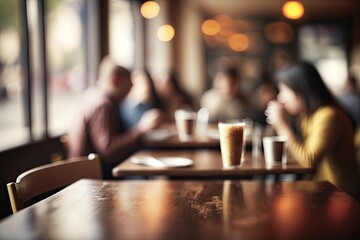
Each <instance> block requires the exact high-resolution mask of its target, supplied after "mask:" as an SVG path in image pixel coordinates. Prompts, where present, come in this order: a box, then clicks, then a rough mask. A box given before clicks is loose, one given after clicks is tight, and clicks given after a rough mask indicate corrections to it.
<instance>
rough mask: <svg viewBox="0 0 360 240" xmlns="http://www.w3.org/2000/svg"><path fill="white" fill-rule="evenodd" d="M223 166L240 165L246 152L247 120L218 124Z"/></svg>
mask: <svg viewBox="0 0 360 240" xmlns="http://www.w3.org/2000/svg"><path fill="white" fill-rule="evenodd" d="M218 127H219V134H220V148H221V159H222V164H223V167H225V168H228V167H238V166H240V165H241V161H242V159H243V154H244V144H245V141H244V131H245V122H244V121H240V122H237V123H223V122H220V123H219V124H218Z"/></svg>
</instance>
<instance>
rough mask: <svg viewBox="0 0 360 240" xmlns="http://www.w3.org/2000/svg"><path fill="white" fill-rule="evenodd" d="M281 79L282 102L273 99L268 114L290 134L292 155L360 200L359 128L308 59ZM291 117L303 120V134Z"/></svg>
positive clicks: (270, 120)
mask: <svg viewBox="0 0 360 240" xmlns="http://www.w3.org/2000/svg"><path fill="white" fill-rule="evenodd" d="M278 80H279V83H278V86H279V94H278V96H277V101H271V102H270V103H269V105H268V108H267V110H266V112H265V113H266V115H267V121H268V123H270V124H271V125H272V126H273V127H274V129H275V131H276V132H277V134H278V135H282V136H286V137H287V138H288V151H289V154H290V155H291V156H292V157H293V158H294V159H295V160H296V161H298V162H299V163H301V164H303V165H307V166H313V167H315V168H316V173H315V179H316V180H324V181H329V182H331V183H333V184H334V185H336V186H338V187H339V188H341V189H342V190H344V191H346V192H347V193H349V194H350V195H352V196H353V197H355V198H356V199H360V176H359V170H358V166H357V163H356V160H355V150H354V132H353V128H352V126H351V122H350V120H349V118H348V115H347V114H346V112H345V110H343V109H342V108H341V107H340V105H339V104H338V103H337V102H336V100H335V98H334V97H333V96H332V94H331V93H330V91H329V90H328V88H327V87H326V86H325V84H324V82H323V81H322V79H321V77H320V75H319V73H318V72H317V71H316V69H315V68H314V67H313V66H312V65H310V64H308V63H298V64H295V65H293V66H291V67H289V68H287V69H285V70H283V71H281V72H280V74H279V76H278ZM290 116H292V117H295V118H296V119H297V120H298V122H299V124H300V132H301V138H299V137H297V136H296V134H295V133H294V131H293V130H292V128H291V127H290V126H289V117H290Z"/></svg>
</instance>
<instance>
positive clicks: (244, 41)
mask: <svg viewBox="0 0 360 240" xmlns="http://www.w3.org/2000/svg"><path fill="white" fill-rule="evenodd" d="M228 45H229V47H230V48H231V49H232V50H234V51H237V52H242V51H245V50H246V49H248V47H249V45H250V41H249V38H248V36H246V35H245V34H241V33H236V34H233V35H231V36H230V37H229V39H228Z"/></svg>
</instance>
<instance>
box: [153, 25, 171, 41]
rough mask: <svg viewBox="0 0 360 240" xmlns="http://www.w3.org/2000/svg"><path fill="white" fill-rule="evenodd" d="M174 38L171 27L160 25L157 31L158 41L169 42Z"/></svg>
mask: <svg viewBox="0 0 360 240" xmlns="http://www.w3.org/2000/svg"><path fill="white" fill-rule="evenodd" d="M174 36H175V30H174V28H173V27H172V26H171V25H162V26H161V27H159V29H158V31H157V37H158V38H159V40H160V41H163V42H169V41H171V39H173V38H174Z"/></svg>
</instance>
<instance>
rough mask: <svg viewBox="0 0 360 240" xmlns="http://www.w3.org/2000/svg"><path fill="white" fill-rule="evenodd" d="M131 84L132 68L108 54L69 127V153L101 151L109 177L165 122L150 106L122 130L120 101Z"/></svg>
mask: <svg viewBox="0 0 360 240" xmlns="http://www.w3.org/2000/svg"><path fill="white" fill-rule="evenodd" d="M131 87H132V83H131V80H130V72H129V71H128V70H127V69H126V68H123V67H121V66H119V65H117V64H116V63H115V62H114V61H113V60H112V59H111V58H110V57H108V56H107V57H105V58H104V59H103V60H102V62H101V64H100V69H99V78H98V81H97V83H96V85H95V86H94V87H91V88H89V89H88V90H86V92H85V93H84V96H83V98H82V99H81V102H80V106H79V108H78V111H77V112H76V114H75V118H74V121H73V122H72V125H71V127H70V130H69V156H70V157H75V156H86V155H88V154H89V153H97V154H99V155H100V157H101V159H102V165H103V172H104V177H105V178H110V177H111V169H112V167H114V166H115V165H116V164H118V163H119V162H121V161H122V160H124V159H125V158H126V157H127V156H128V155H129V154H131V153H132V152H134V151H135V150H136V149H137V148H138V147H139V146H140V144H141V136H142V135H143V134H144V133H145V132H146V131H148V130H150V129H152V128H155V127H157V126H158V125H159V124H160V123H161V113H160V112H159V111H158V110H150V111H147V112H146V113H145V114H144V115H143V116H142V118H141V120H140V121H139V123H138V124H137V125H136V126H135V127H134V128H132V129H130V130H128V131H126V132H123V133H119V121H118V105H119V103H120V102H121V101H122V100H123V99H124V97H125V96H126V95H127V93H128V92H129V90H130V89H131Z"/></svg>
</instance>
